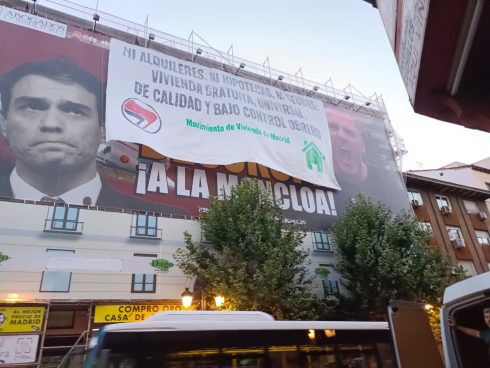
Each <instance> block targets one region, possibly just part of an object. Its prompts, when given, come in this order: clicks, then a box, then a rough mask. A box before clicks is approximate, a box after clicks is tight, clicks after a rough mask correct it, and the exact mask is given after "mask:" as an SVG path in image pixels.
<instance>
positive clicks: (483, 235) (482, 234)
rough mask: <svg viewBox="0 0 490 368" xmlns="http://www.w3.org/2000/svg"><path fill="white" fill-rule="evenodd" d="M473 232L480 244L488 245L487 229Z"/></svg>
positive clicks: (489, 243)
mask: <svg viewBox="0 0 490 368" xmlns="http://www.w3.org/2000/svg"><path fill="white" fill-rule="evenodd" d="M475 234H476V238H477V239H478V243H480V245H490V234H489V233H488V231H483V230H475Z"/></svg>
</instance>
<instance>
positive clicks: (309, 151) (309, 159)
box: [303, 141, 325, 174]
mask: <svg viewBox="0 0 490 368" xmlns="http://www.w3.org/2000/svg"><path fill="white" fill-rule="evenodd" d="M303 152H304V153H305V156H306V167H307V168H308V169H310V170H313V166H315V167H316V171H317V172H318V173H319V174H321V173H323V168H324V167H325V156H323V153H322V151H320V149H319V148H318V147H317V146H316V144H315V143H313V142H308V141H305V146H304V147H303Z"/></svg>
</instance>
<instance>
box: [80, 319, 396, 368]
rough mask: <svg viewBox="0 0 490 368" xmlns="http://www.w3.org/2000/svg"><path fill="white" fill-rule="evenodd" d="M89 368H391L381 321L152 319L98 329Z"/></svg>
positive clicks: (391, 352) (390, 353)
mask: <svg viewBox="0 0 490 368" xmlns="http://www.w3.org/2000/svg"><path fill="white" fill-rule="evenodd" d="M332 324H335V325H332ZM310 326H311V327H315V329H309V328H307V327H310ZM373 326H374V327H373ZM332 327H335V328H332ZM87 367H98V368H128V367H131V368H139V367H144V368H152V367H171V368H212V367H213V368H214V367H216V368H218V367H219V368H262V367H264V368H266V367H272V368H297V367H305V368H347V367H348V368H394V367H395V364H394V357H393V350H392V349H391V345H390V335H389V330H388V326H387V324H386V323H384V322H372V323H368V322H365V323H363V322H360V323H359V322H316V321H313V322H306V321H266V322H263V321H262V322H256V323H254V322H236V323H235V322H230V321H228V322H226V323H223V322H222V323H205V322H202V323H185V322H175V323H172V322H153V321H150V322H136V323H129V324H121V325H119V326H115V325H113V326H110V328H108V330H107V331H102V332H101V333H100V334H99V336H98V342H97V345H96V347H95V348H94V349H93V351H92V352H91V354H90V358H89V360H88V365H87Z"/></svg>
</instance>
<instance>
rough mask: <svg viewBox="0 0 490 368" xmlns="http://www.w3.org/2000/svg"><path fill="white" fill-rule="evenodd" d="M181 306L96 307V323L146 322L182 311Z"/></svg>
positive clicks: (132, 305)
mask: <svg viewBox="0 0 490 368" xmlns="http://www.w3.org/2000/svg"><path fill="white" fill-rule="evenodd" d="M182 309H183V307H182V306H181V305H179V304H122V305H96V306H95V314H94V322H95V323H116V322H136V321H144V320H145V319H146V318H148V317H150V316H152V315H154V314H155V313H158V312H164V311H180V310H182Z"/></svg>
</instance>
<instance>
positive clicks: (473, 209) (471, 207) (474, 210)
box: [463, 200, 480, 213]
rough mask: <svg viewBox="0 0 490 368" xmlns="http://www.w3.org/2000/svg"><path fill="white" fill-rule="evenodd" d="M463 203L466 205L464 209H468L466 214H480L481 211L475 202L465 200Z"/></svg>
mask: <svg viewBox="0 0 490 368" xmlns="http://www.w3.org/2000/svg"><path fill="white" fill-rule="evenodd" d="M463 203H464V207H465V208H466V212H468V213H478V212H480V209H479V208H478V205H477V204H476V202H475V201H467V200H463Z"/></svg>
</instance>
